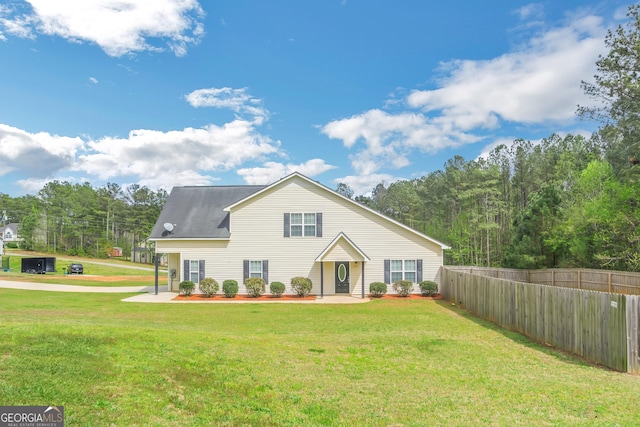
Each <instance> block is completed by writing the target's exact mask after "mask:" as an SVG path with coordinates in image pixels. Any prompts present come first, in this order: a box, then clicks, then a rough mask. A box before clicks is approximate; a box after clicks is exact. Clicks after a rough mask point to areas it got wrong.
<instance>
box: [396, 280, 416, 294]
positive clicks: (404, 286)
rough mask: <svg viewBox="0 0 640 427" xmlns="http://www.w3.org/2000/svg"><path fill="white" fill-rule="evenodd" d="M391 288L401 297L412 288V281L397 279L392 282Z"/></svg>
mask: <svg viewBox="0 0 640 427" xmlns="http://www.w3.org/2000/svg"><path fill="white" fill-rule="evenodd" d="M393 290H394V291H396V293H397V294H398V295H400V296H402V297H407V296H409V294H410V293H411V291H412V290H413V283H412V282H410V281H408V280H398V281H397V282H396V283H394V284H393Z"/></svg>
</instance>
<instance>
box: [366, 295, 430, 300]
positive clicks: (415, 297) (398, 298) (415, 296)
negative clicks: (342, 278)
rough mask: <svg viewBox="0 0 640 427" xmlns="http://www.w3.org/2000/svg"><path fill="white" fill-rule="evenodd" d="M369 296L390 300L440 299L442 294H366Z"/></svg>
mask: <svg viewBox="0 0 640 427" xmlns="http://www.w3.org/2000/svg"><path fill="white" fill-rule="evenodd" d="M367 296H368V297H369V298H371V299H374V300H375V299H392V300H405V299H421V300H438V299H442V295H440V294H436V295H435V296H432V297H423V296H422V295H420V294H410V295H407V296H406V297H403V296H400V295H397V294H384V295H383V296H381V297H374V296H373V295H367Z"/></svg>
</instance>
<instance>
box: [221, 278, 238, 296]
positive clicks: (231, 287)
mask: <svg viewBox="0 0 640 427" xmlns="http://www.w3.org/2000/svg"><path fill="white" fill-rule="evenodd" d="M222 292H224V296H225V297H227V298H233V297H235V296H236V294H237V293H238V282H236V281H235V280H232V279H228V280H225V281H224V282H222Z"/></svg>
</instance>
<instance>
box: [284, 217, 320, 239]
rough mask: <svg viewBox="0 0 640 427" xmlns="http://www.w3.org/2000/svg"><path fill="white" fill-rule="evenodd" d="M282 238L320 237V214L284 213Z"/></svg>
mask: <svg viewBox="0 0 640 427" xmlns="http://www.w3.org/2000/svg"><path fill="white" fill-rule="evenodd" d="M284 237H322V213H320V212H293V213H285V214H284Z"/></svg>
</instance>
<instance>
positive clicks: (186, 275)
mask: <svg viewBox="0 0 640 427" xmlns="http://www.w3.org/2000/svg"><path fill="white" fill-rule="evenodd" d="M183 270H184V274H183V276H184V280H189V260H188V259H185V260H184V268H183Z"/></svg>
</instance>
